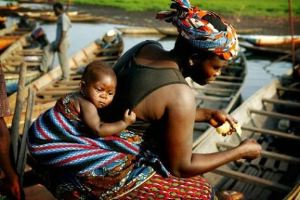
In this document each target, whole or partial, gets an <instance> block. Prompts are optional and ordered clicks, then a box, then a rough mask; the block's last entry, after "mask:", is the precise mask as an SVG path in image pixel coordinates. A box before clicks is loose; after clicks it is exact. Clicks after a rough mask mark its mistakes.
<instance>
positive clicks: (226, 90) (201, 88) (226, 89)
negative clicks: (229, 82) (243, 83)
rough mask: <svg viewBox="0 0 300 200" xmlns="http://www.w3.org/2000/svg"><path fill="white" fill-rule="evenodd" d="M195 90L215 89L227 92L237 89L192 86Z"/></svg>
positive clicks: (214, 90)
mask: <svg viewBox="0 0 300 200" xmlns="http://www.w3.org/2000/svg"><path fill="white" fill-rule="evenodd" d="M192 89H193V90H196V91H198V90H201V91H202V90H203V91H213V92H227V93H233V92H236V90H235V89H229V88H214V87H192Z"/></svg>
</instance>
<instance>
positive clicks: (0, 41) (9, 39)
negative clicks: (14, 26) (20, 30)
mask: <svg viewBox="0 0 300 200" xmlns="http://www.w3.org/2000/svg"><path fill="white" fill-rule="evenodd" d="M18 38H19V36H1V37H0V52H1V51H3V50H5V49H6V48H7V47H9V45H11V44H12V43H14V42H15V41H16V40H17V39H18Z"/></svg>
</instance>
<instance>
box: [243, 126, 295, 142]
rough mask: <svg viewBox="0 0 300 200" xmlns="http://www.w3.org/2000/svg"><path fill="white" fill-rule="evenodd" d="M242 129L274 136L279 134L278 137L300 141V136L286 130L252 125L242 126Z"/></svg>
mask: <svg viewBox="0 0 300 200" xmlns="http://www.w3.org/2000/svg"><path fill="white" fill-rule="evenodd" d="M242 129H243V130H246V131H252V132H257V133H261V134H266V135H273V136H277V137H282V138H287V139H292V140H297V141H300V136H297V135H293V134H288V133H285V132H280V131H274V130H269V129H262V128H255V127H250V126H242Z"/></svg>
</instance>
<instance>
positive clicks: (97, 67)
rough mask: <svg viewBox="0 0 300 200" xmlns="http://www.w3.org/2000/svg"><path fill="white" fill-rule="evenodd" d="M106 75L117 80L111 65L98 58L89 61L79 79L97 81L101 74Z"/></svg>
mask: <svg viewBox="0 0 300 200" xmlns="http://www.w3.org/2000/svg"><path fill="white" fill-rule="evenodd" d="M103 75H107V76H111V77H113V78H114V79H115V80H117V77H116V74H115V72H114V70H113V68H112V67H111V66H109V65H108V64H106V63H105V62H102V61H100V60H95V61H92V62H91V63H89V64H88V65H87V66H86V68H85V70H84V72H83V74H82V77H81V81H84V82H86V83H88V82H90V81H97V80H99V79H100V78H101V76H103Z"/></svg>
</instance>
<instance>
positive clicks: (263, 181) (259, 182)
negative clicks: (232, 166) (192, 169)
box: [213, 168, 291, 192]
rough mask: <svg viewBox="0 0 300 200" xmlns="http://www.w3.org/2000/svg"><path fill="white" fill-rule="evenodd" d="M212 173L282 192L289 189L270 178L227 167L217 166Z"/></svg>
mask: <svg viewBox="0 0 300 200" xmlns="http://www.w3.org/2000/svg"><path fill="white" fill-rule="evenodd" d="M213 173H216V174H219V175H222V176H227V177H231V178H234V179H238V180H240V181H244V182H250V183H252V184H257V185H260V186H263V187H266V188H270V189H272V190H275V191H276V190H280V191H283V192H288V191H290V189H291V188H290V187H288V186H286V185H283V184H280V183H274V182H273V181H270V180H266V179H263V178H259V177H255V176H250V175H247V174H244V173H241V172H237V171H234V170H229V169H222V168H218V169H215V170H214V171H213Z"/></svg>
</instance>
